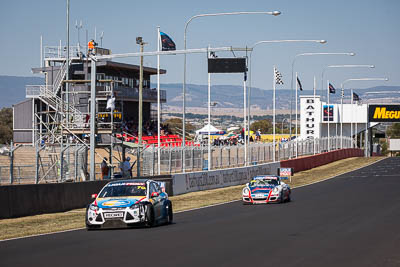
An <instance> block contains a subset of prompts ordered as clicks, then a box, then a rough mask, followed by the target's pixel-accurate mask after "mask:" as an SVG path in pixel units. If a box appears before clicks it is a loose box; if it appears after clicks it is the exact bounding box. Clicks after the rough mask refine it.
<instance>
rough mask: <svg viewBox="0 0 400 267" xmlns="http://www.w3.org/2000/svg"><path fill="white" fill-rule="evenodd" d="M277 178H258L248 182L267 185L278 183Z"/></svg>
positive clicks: (251, 184) (255, 184) (253, 184)
mask: <svg viewBox="0 0 400 267" xmlns="http://www.w3.org/2000/svg"><path fill="white" fill-rule="evenodd" d="M278 184H279V183H278V180H275V179H262V180H261V179H259V180H253V181H251V183H250V186H267V185H278Z"/></svg>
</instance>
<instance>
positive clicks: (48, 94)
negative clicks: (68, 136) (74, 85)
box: [38, 85, 84, 128]
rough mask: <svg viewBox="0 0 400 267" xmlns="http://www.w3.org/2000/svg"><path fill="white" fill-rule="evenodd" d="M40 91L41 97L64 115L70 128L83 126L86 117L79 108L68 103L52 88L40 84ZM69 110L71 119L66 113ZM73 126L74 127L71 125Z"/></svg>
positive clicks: (64, 121) (64, 119)
mask: <svg viewBox="0 0 400 267" xmlns="http://www.w3.org/2000/svg"><path fill="white" fill-rule="evenodd" d="M39 87H40V89H39V91H40V93H39V95H38V96H39V98H40V99H41V100H42V101H43V102H45V103H46V104H47V105H49V106H50V107H51V108H53V109H54V110H55V111H57V112H58V113H60V114H62V116H63V123H65V124H66V125H67V126H68V128H81V127H83V125H84V123H83V121H84V119H83V114H82V112H80V111H79V110H78V109H76V108H74V107H73V106H72V105H68V104H67V103H66V102H65V101H64V100H63V99H62V98H61V97H59V96H58V95H57V94H56V93H55V92H54V91H53V90H50V89H49V88H48V87H47V86H45V85H40V86H39ZM67 111H69V112H68V113H69V115H70V121H69V122H67V121H66V113H67ZM70 126H72V127H70Z"/></svg>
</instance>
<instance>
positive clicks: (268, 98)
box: [161, 84, 400, 110]
mask: <svg viewBox="0 0 400 267" xmlns="http://www.w3.org/2000/svg"><path fill="white" fill-rule="evenodd" d="M161 89H162V90H166V91H167V105H168V106H179V107H180V106H182V84H162V85H161ZM354 92H355V93H357V94H358V95H359V97H360V98H361V100H362V101H363V103H366V102H376V101H381V100H382V101H384V102H385V103H389V102H396V103H400V86H379V87H371V88H367V89H354ZM292 93H293V98H294V94H295V91H294V90H293V91H292V90H290V89H277V90H276V107H277V109H286V110H287V109H290V96H291V94H292ZM298 94H299V95H313V94H314V92H313V90H304V91H299V92H298ZM316 95H320V96H321V99H322V101H326V90H323V91H321V90H317V91H316ZM340 96H341V92H340V88H336V94H331V95H330V102H331V103H339V102H340ZM272 97H273V92H272V90H263V89H260V88H256V87H253V88H251V105H252V107H254V106H257V107H259V108H261V109H272ZM207 99H208V96H207V86H206V85H194V84H188V85H187V86H186V106H187V107H206V106H207ZM377 99H379V100H377ZM246 101H247V100H246ZM349 101H350V90H349V89H346V90H345V99H344V103H348V102H349ZM211 102H216V103H217V108H235V107H237V108H243V87H242V86H236V85H215V86H211ZM293 105H294V103H293Z"/></svg>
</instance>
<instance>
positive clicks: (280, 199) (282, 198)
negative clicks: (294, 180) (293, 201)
mask: <svg viewBox="0 0 400 267" xmlns="http://www.w3.org/2000/svg"><path fill="white" fill-rule="evenodd" d="M283 202H285V197H284V196H283V192H281V194H280V195H279V203H283Z"/></svg>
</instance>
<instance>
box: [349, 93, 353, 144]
mask: <svg viewBox="0 0 400 267" xmlns="http://www.w3.org/2000/svg"><path fill="white" fill-rule="evenodd" d="M353 102H354V96H353V89H351V126H350V138H351V140H352V139H353V113H354V110H353ZM351 148H354V142H351Z"/></svg>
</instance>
